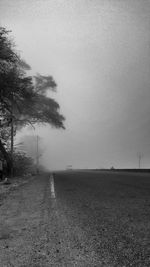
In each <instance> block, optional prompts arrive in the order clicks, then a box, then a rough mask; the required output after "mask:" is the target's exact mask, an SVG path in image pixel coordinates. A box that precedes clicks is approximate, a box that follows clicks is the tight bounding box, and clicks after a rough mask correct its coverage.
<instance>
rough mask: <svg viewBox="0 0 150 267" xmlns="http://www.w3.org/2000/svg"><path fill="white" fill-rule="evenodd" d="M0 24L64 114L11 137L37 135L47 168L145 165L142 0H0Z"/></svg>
mask: <svg viewBox="0 0 150 267" xmlns="http://www.w3.org/2000/svg"><path fill="white" fill-rule="evenodd" d="M0 24H1V25H2V26H5V27H7V28H8V29H10V30H12V33H11V35H12V36H13V38H14V42H15V44H16V45H17V49H18V50H19V51H20V54H21V56H22V58H23V59H25V60H26V62H27V63H28V64H30V66H31V67H32V73H38V72H39V73H41V74H44V75H49V74H50V75H52V76H53V77H54V79H55V81H56V83H57V85H58V86H57V93H50V96H51V97H53V98H55V99H56V100H57V101H58V102H59V104H60V107H61V109H60V111H61V113H62V114H63V115H64V116H65V117H66V121H65V126H66V130H58V129H57V130H56V129H54V128H52V127H51V126H40V127H36V129H35V130H33V129H31V128H29V127H28V128H26V129H23V130H22V131H21V132H20V133H19V134H18V136H17V140H19V138H21V137H22V136H24V135H33V136H35V138H36V136H37V135H39V136H40V137H41V140H42V144H43V147H44V152H43V154H42V157H41V159H40V160H41V162H42V163H43V164H44V165H45V166H47V167H48V168H49V169H62V168H66V166H68V165H72V166H73V168H109V167H111V166H114V167H116V168H137V167H138V153H140V152H141V153H142V154H143V157H142V160H141V167H142V168H149V167H150V104H149V101H150V1H149V0H93V1H90V0H82V1H79V0H69V1H68V0H62V1H60V0H49V1H48V0H45V1H42V0H30V1H23V0H13V1H12V0H1V1H0Z"/></svg>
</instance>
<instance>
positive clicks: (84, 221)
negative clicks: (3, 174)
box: [0, 171, 150, 267]
mask: <svg viewBox="0 0 150 267" xmlns="http://www.w3.org/2000/svg"><path fill="white" fill-rule="evenodd" d="M0 205H1V206H0V266H1V267H9V266H15V267H39V266H42V267H48V266H56V267H57V266H58V267H59V266H60V267H63V266H64V267H65V266H66V267H67V266H68V267H71V266H78V267H80V266H81V267H82V266H85V267H88V266H89V267H90V266H91V267H93V266H95V267H101V266H102V267H105V266H106V267H117V266H118V267H128V266H135V267H149V266H150V174H135V173H117V172H106V171H105V172H98V171H66V172H65V171H64V172H56V173H55V174H54V175H53V176H52V175H50V174H44V175H41V176H39V177H35V178H34V179H33V180H31V181H30V182H29V183H27V184H24V185H23V186H20V187H19V188H18V189H17V190H14V191H12V192H11V193H10V194H9V195H8V196H7V198H6V199H5V201H3V203H0Z"/></svg>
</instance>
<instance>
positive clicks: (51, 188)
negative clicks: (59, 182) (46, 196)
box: [50, 174, 56, 198]
mask: <svg viewBox="0 0 150 267" xmlns="http://www.w3.org/2000/svg"><path fill="white" fill-rule="evenodd" d="M50 191H51V198H56V194H55V185H54V177H53V174H51V175H50Z"/></svg>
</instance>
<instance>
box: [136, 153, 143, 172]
mask: <svg viewBox="0 0 150 267" xmlns="http://www.w3.org/2000/svg"><path fill="white" fill-rule="evenodd" d="M137 156H138V159H139V164H138V165H139V169H141V158H142V157H143V154H142V153H141V152H139V153H138V154H137Z"/></svg>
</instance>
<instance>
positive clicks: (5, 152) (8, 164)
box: [0, 140, 12, 175]
mask: <svg viewBox="0 0 150 267" xmlns="http://www.w3.org/2000/svg"><path fill="white" fill-rule="evenodd" d="M0 151H1V152H2V154H3V157H4V159H5V160H6V162H7V172H8V175H10V172H11V165H12V162H11V159H10V157H9V155H8V153H7V151H6V149H5V147H4V145H3V143H2V141H1V140H0Z"/></svg>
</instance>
